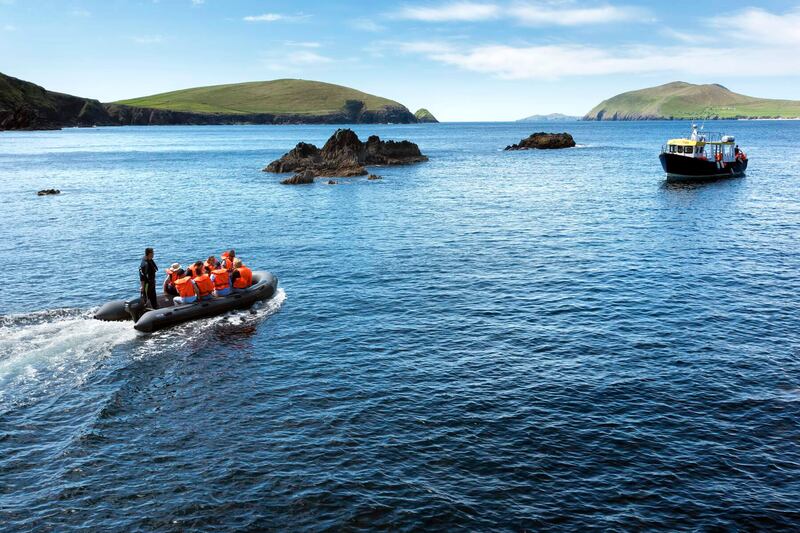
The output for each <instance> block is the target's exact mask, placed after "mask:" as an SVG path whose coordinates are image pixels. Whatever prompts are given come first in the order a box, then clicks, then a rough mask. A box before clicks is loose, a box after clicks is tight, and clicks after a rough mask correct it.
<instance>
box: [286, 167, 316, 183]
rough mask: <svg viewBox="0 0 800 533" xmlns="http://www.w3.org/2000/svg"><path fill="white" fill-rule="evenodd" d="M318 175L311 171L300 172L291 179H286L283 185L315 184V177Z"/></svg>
mask: <svg viewBox="0 0 800 533" xmlns="http://www.w3.org/2000/svg"><path fill="white" fill-rule="evenodd" d="M315 176H316V174H314V172H312V171H311V170H304V171H303V172H298V173H297V174H295V175H294V176H292V177H291V178H286V179H285V180H283V181H282V182H281V183H282V184H284V185H306V184H309V183H314V177H315Z"/></svg>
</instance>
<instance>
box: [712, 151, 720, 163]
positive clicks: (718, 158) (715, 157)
mask: <svg viewBox="0 0 800 533" xmlns="http://www.w3.org/2000/svg"><path fill="white" fill-rule="evenodd" d="M714 161H717V162H719V161H722V152H717V155H715V156H714Z"/></svg>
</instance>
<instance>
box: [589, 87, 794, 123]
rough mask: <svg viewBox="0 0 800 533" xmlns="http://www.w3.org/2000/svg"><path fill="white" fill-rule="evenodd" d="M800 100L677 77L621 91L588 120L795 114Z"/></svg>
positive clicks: (597, 108)
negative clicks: (760, 95) (750, 93)
mask: <svg viewBox="0 0 800 533" xmlns="http://www.w3.org/2000/svg"><path fill="white" fill-rule="evenodd" d="M796 117H800V101H796V100H770V99H766V98H754V97H752V96H745V95H743V94H737V93H735V92H732V91H730V90H728V89H727V88H725V87H723V86H722V85H717V84H708V85H694V84H691V83H685V82H681V81H676V82H672V83H667V84H666V85H659V86H658V87H650V88H647V89H640V90H638V91H630V92H626V93H622V94H619V95H617V96H614V97H613V98H609V99H608V100H605V101H603V102H601V103H600V104H599V105H598V106H596V107H595V108H594V109H592V110H591V111H589V113H587V114H586V116H585V117H584V119H586V120H646V119H673V118H674V119H697V118H796Z"/></svg>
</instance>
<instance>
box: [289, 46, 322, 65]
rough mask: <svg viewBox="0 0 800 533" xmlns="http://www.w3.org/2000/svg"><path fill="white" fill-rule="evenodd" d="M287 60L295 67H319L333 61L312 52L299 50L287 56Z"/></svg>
mask: <svg viewBox="0 0 800 533" xmlns="http://www.w3.org/2000/svg"><path fill="white" fill-rule="evenodd" d="M286 59H287V60H288V62H289V63H291V64H295V65H319V64H322V63H330V62H332V61H333V59H331V58H330V57H327V56H323V55H320V54H318V53H316V52H312V51H310V50H297V51H296V52H290V53H289V54H287V56H286Z"/></svg>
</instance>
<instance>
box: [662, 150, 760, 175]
mask: <svg viewBox="0 0 800 533" xmlns="http://www.w3.org/2000/svg"><path fill="white" fill-rule="evenodd" d="M658 159H659V160H660V161H661V166H662V167H663V169H664V172H666V173H667V181H696V180H707V179H708V180H713V179H720V178H734V177H738V176H744V173H745V170H747V161H748V160H747V159H744V160H742V159H737V160H736V161H734V162H732V163H721V162H720V163H717V162H716V161H708V160H704V159H697V158H694V157H686V156H682V155H676V154H669V153H662V154H661V155H660V156H659V157H658Z"/></svg>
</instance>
